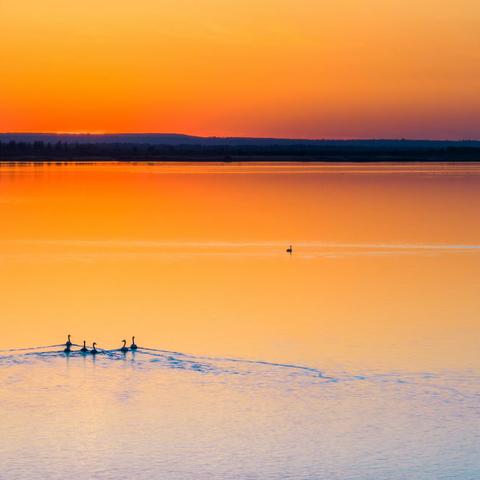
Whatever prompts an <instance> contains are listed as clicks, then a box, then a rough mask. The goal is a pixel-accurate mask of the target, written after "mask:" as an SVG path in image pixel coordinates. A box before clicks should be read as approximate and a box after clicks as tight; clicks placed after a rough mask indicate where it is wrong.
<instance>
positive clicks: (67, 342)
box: [64, 335, 138, 355]
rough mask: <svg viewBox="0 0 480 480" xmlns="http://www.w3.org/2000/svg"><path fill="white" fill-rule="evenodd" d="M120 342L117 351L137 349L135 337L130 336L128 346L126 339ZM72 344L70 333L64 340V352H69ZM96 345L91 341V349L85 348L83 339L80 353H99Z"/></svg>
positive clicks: (85, 344)
mask: <svg viewBox="0 0 480 480" xmlns="http://www.w3.org/2000/svg"><path fill="white" fill-rule="evenodd" d="M122 342H123V346H122V347H120V348H119V349H118V351H119V352H124V353H126V352H128V351H129V350H131V351H133V352H134V351H135V350H137V348H138V346H137V345H136V344H135V337H132V344H131V345H130V347H127V341H126V340H122ZM73 345H74V344H73V343H72V342H71V340H70V335H67V341H66V343H65V350H64V352H65V353H70V352H71V351H72V346H73ZM96 345H97V344H96V342H93V344H92V349H91V350H89V349H88V348H87V342H86V341H85V340H84V341H83V347H82V348H81V349H80V352H81V353H90V354H91V355H96V354H97V353H100V352H99V351H98V350H97V348H96Z"/></svg>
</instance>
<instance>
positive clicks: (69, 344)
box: [65, 334, 72, 350]
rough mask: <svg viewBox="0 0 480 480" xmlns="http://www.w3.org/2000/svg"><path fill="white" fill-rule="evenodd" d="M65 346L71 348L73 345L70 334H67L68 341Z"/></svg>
mask: <svg viewBox="0 0 480 480" xmlns="http://www.w3.org/2000/svg"><path fill="white" fill-rule="evenodd" d="M65 346H66V347H67V348H68V349H69V350H70V347H71V346H72V342H71V341H70V334H68V335H67V343H65Z"/></svg>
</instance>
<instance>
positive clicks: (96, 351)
mask: <svg viewBox="0 0 480 480" xmlns="http://www.w3.org/2000/svg"><path fill="white" fill-rule="evenodd" d="M95 345H96V343H95V342H93V348H92V349H91V350H90V353H91V354H92V355H96V354H97V353H98V350H97V349H96V348H95Z"/></svg>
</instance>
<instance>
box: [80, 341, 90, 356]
mask: <svg viewBox="0 0 480 480" xmlns="http://www.w3.org/2000/svg"><path fill="white" fill-rule="evenodd" d="M80 351H81V352H82V353H87V352H88V348H87V342H86V341H85V340H84V341H83V347H82V348H81V349H80Z"/></svg>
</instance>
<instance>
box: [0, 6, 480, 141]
mask: <svg viewBox="0 0 480 480" xmlns="http://www.w3.org/2000/svg"><path fill="white" fill-rule="evenodd" d="M479 31H480V4H479V3H478V0H457V1H455V2H452V1H447V0H441V1H439V0H422V1H421V2H418V1H413V0H363V1H358V0H335V1H334V2H325V1H323V0H260V1H259V0H229V1H225V0H202V1H201V2H200V1H198V0H102V1H101V2H99V1H98V0H95V1H94V0H82V1H81V2H80V1H70V0H42V1H39V0H0V45H1V47H0V131H74V132H75V131H79V132H80V131H101V132H122V131H123V132H125V131H131V132H139V131H150V132H182V133H191V134H199V135H251V136H290V137H317V138H318V137H320V138H321V137H338V138H347V137H411V138H418V137H423V138H425V137H429V138H480V127H479V125H480V95H479V94H478V92H479V91H480V35H479V33H478V32H479Z"/></svg>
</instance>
